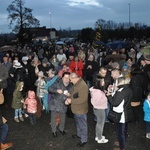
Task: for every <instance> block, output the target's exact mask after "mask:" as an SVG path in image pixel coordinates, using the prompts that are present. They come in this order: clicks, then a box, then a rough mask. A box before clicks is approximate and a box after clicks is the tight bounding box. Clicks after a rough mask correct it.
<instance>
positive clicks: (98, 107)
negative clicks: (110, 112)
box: [90, 76, 108, 143]
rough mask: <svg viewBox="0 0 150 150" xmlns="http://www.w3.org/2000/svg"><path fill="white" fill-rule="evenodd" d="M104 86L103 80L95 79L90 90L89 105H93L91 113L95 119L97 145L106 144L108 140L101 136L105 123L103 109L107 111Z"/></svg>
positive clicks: (100, 78)
mask: <svg viewBox="0 0 150 150" xmlns="http://www.w3.org/2000/svg"><path fill="white" fill-rule="evenodd" d="M104 84H105V81H104V78H102V77H100V76H99V77H96V80H95V84H94V86H93V87H91V88H90V94H91V103H92V105H93V111H94V114H95V116H96V118H97V123H96V130H95V132H96V137H95V140H96V141H97V143H107V142H108V139H105V136H103V135H102V134H103V128H104V123H105V109H107V97H106V95H105V93H104V91H103V86H104Z"/></svg>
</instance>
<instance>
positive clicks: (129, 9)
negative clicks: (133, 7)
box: [129, 3, 130, 28]
mask: <svg viewBox="0 0 150 150" xmlns="http://www.w3.org/2000/svg"><path fill="white" fill-rule="evenodd" d="M129 28H130V3H129Z"/></svg>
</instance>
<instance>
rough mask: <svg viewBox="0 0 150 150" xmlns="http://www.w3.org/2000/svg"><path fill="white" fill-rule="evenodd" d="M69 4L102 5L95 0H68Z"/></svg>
mask: <svg viewBox="0 0 150 150" xmlns="http://www.w3.org/2000/svg"><path fill="white" fill-rule="evenodd" d="M68 4H69V6H81V5H90V6H97V7H103V5H102V4H100V3H99V2H98V1H97V0H68Z"/></svg>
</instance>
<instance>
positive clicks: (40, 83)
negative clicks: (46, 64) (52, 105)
mask: <svg viewBox="0 0 150 150" xmlns="http://www.w3.org/2000/svg"><path fill="white" fill-rule="evenodd" d="M45 84H46V82H45V80H44V74H43V72H42V71H40V72H39V73H38V79H37V80H36V82H35V86H37V90H36V95H37V97H38V98H39V99H40V102H41V104H42V105H43V97H44V92H45ZM44 109H45V108H44V105H43V110H44Z"/></svg>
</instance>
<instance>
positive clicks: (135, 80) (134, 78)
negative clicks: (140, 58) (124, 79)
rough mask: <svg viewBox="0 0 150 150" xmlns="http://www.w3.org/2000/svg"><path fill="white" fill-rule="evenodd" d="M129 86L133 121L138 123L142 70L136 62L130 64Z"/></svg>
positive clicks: (141, 91) (141, 95) (141, 92)
mask: <svg viewBox="0 0 150 150" xmlns="http://www.w3.org/2000/svg"><path fill="white" fill-rule="evenodd" d="M130 87H131V89H132V93H133V97H132V101H131V106H132V109H133V113H134V122H135V123H139V114H140V111H141V110H140V109H141V107H140V105H141V102H142V100H143V72H142V71H141V70H140V68H139V66H138V64H133V65H132V66H131V81H130Z"/></svg>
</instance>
